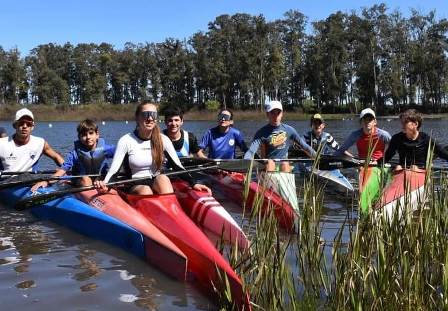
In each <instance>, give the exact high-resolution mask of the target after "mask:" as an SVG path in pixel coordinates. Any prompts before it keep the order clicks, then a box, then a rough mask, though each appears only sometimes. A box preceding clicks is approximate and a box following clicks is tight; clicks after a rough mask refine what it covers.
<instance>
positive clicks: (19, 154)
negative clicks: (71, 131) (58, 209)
mask: <svg viewBox="0 0 448 311" xmlns="http://www.w3.org/2000/svg"><path fill="white" fill-rule="evenodd" d="M12 125H13V127H14V129H15V133H14V134H13V135H12V136H10V137H3V138H0V170H2V171H5V172H31V171H33V170H37V164H38V161H39V159H40V157H41V156H42V155H45V156H47V157H49V158H50V159H52V160H53V161H54V162H55V163H56V164H57V165H59V166H60V165H62V163H64V158H62V156H61V155H60V154H59V153H57V152H56V151H54V150H53V148H51V146H50V144H48V142H46V141H45V139H43V138H40V137H36V136H33V135H31V133H32V132H33V130H34V126H35V123H34V115H33V113H32V112H31V111H30V110H29V109H27V108H22V109H20V110H18V111H17V112H16V115H15V118H14V121H13V124H12Z"/></svg>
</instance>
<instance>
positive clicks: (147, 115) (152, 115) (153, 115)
mask: <svg viewBox="0 0 448 311" xmlns="http://www.w3.org/2000/svg"><path fill="white" fill-rule="evenodd" d="M139 115H140V117H141V118H142V119H144V120H153V121H156V120H157V118H158V116H159V115H158V113H157V111H142V112H140V114H139Z"/></svg>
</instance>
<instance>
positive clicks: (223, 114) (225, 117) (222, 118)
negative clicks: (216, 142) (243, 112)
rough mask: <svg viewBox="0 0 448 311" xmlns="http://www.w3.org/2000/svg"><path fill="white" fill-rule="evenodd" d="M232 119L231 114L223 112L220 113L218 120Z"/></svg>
mask: <svg viewBox="0 0 448 311" xmlns="http://www.w3.org/2000/svg"><path fill="white" fill-rule="evenodd" d="M230 120H232V116H231V115H229V114H225V113H221V114H218V122H219V121H230Z"/></svg>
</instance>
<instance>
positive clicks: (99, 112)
mask: <svg viewBox="0 0 448 311" xmlns="http://www.w3.org/2000/svg"><path fill="white" fill-rule="evenodd" d="M23 107H26V108H28V109H30V110H31V111H32V112H33V113H34V115H35V118H36V120H37V121H81V120H84V119H88V118H89V119H93V120H96V121H103V120H105V121H124V120H133V119H134V112H135V107H136V105H134V104H127V105H112V104H96V105H80V106H68V107H67V106H65V107H54V106H46V105H28V106H18V105H17V106H12V105H0V111H1V113H0V120H1V121H9V120H12V119H13V117H14V114H15V112H16V111H17V110H18V109H20V108H23ZM216 113H217V112H216V111H204V110H194V109H193V110H191V111H189V112H187V113H186V114H185V116H184V119H185V120H195V121H210V120H215V119H216ZM310 116H311V114H303V113H301V112H290V111H287V112H285V115H284V120H308V119H309V118H310ZM322 116H323V118H324V119H325V120H347V119H356V118H357V115H355V114H322ZM383 118H386V119H395V118H398V116H397V115H391V116H378V119H383ZM424 118H428V119H448V114H428V115H424ZM234 119H235V120H236V121H243V120H264V119H266V115H265V113H264V112H261V111H247V110H246V111H234Z"/></svg>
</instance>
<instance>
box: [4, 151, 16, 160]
mask: <svg viewBox="0 0 448 311" xmlns="http://www.w3.org/2000/svg"><path fill="white" fill-rule="evenodd" d="M5 160H7V161H16V160H17V157H16V156H14V153H13V152H11V154H10V155H9V157H6V158H5Z"/></svg>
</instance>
